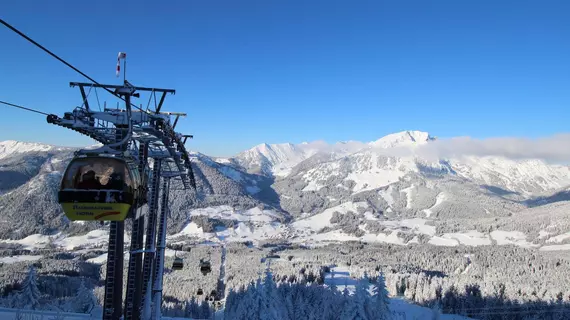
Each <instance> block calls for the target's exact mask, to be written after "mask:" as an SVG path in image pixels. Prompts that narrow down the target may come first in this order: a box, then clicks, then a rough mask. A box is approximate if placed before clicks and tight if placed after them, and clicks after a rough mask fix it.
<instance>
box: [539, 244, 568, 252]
mask: <svg viewBox="0 0 570 320" xmlns="http://www.w3.org/2000/svg"><path fill="white" fill-rule="evenodd" d="M539 250H540V251H561V250H570V244H553V245H550V246H543V247H541V248H540V249H539Z"/></svg>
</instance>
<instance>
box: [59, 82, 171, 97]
mask: <svg viewBox="0 0 570 320" xmlns="http://www.w3.org/2000/svg"><path fill="white" fill-rule="evenodd" d="M69 86H71V87H76V86H77V87H94V88H107V89H120V88H123V87H124V85H115V84H94V83H86V82H70V83H69ZM133 88H134V89H135V90H136V91H154V92H163V93H172V94H176V90H174V89H161V88H147V87H137V86H133Z"/></svg>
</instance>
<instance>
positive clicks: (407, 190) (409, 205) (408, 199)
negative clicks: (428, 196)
mask: <svg viewBox="0 0 570 320" xmlns="http://www.w3.org/2000/svg"><path fill="white" fill-rule="evenodd" d="M413 189H414V185H413V184H412V185H411V186H409V187H407V188H405V189H402V190H401V191H400V192H403V193H405V194H406V208H407V209H411V208H412V201H411V199H412V191H413Z"/></svg>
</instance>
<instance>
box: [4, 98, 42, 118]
mask: <svg viewBox="0 0 570 320" xmlns="http://www.w3.org/2000/svg"><path fill="white" fill-rule="evenodd" d="M0 103H2V104H5V105H7V106H10V107H15V108H20V109H24V110H27V111H31V112H35V113H39V114H43V115H46V116H49V113H45V112H43V111H39V110H34V109H31V108H26V107H22V106H19V105H17V104H13V103H10V102H6V101H2V100H0Z"/></svg>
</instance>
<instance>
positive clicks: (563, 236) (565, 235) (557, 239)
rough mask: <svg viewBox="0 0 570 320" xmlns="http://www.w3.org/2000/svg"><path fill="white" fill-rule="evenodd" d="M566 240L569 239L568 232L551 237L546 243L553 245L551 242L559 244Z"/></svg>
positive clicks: (569, 233) (569, 234)
mask: <svg viewBox="0 0 570 320" xmlns="http://www.w3.org/2000/svg"><path fill="white" fill-rule="evenodd" d="M566 239H570V232H566V233H563V234H559V235H557V236H556V237H551V238H549V239H548V240H546V242H548V243H553V242H556V243H560V242H562V241H564V240H566Z"/></svg>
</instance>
